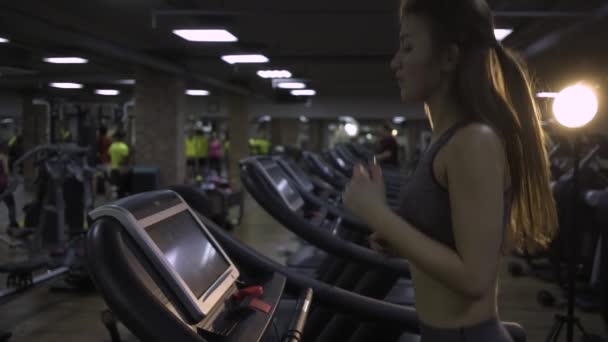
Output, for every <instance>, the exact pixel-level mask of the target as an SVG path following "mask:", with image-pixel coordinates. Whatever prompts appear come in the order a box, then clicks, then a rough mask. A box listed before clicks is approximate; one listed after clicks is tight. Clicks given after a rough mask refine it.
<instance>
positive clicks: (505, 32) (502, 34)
mask: <svg viewBox="0 0 608 342" xmlns="http://www.w3.org/2000/svg"><path fill="white" fill-rule="evenodd" d="M511 33H513V30H512V29H494V37H496V40H497V41H499V42H500V41H502V40H503V39H505V38H507V37H508V36H509V35H510V34H511Z"/></svg>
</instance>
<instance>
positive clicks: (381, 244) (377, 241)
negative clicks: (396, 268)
mask: <svg viewBox="0 0 608 342" xmlns="http://www.w3.org/2000/svg"><path fill="white" fill-rule="evenodd" d="M368 241H369V247H370V248H371V249H373V250H374V251H376V252H378V253H382V254H385V255H388V256H391V257H397V256H398V255H397V253H396V252H395V250H394V249H393V248H392V247H391V246H390V245H389V244H388V242H386V241H385V240H384V239H382V238H381V237H380V235H379V234H378V233H373V234H372V235H370V236H369V238H368Z"/></svg>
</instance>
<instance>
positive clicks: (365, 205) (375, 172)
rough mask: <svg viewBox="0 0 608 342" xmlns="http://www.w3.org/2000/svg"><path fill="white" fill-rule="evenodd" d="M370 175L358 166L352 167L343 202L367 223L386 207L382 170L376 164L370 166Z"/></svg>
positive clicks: (362, 167) (361, 166)
mask: <svg viewBox="0 0 608 342" xmlns="http://www.w3.org/2000/svg"><path fill="white" fill-rule="evenodd" d="M370 171H371V173H368V172H367V170H366V168H365V167H364V166H363V165H361V164H359V165H357V166H355V167H354V170H353V177H352V179H351V181H350V183H349V184H348V186H347V187H346V190H345V191H344V195H343V202H344V205H345V206H346V208H348V209H349V210H351V211H352V212H353V213H354V214H356V215H358V216H359V217H361V218H362V219H363V220H365V221H366V222H367V223H369V222H370V221H371V220H372V218H374V217H375V216H376V215H378V213H379V212H380V211H379V209H383V207H385V206H386V194H385V187H384V179H383V177H382V169H380V166H378V165H377V164H375V163H374V164H372V165H370Z"/></svg>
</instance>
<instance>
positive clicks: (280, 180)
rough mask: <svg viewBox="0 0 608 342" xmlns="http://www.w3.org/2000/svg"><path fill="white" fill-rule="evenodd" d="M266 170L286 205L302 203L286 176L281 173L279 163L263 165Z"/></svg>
mask: <svg viewBox="0 0 608 342" xmlns="http://www.w3.org/2000/svg"><path fill="white" fill-rule="evenodd" d="M265 170H266V172H267V173H268V175H269V176H270V178H271V179H272V182H273V183H274V185H275V187H276V188H277V190H278V191H279V193H280V194H281V196H282V197H283V198H284V199H285V200H286V201H287V202H288V203H287V204H288V205H294V206H298V205H299V204H300V203H302V198H301V197H300V194H298V193H297V192H296V191H295V190H294V189H293V188H292V187H291V185H290V184H289V182H288V181H287V176H286V175H285V173H283V170H282V169H281V168H280V167H279V165H272V166H266V167H265Z"/></svg>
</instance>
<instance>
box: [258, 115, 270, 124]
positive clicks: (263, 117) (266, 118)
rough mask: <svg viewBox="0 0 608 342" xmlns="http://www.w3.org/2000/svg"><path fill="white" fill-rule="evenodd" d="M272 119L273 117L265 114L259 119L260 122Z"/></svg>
mask: <svg viewBox="0 0 608 342" xmlns="http://www.w3.org/2000/svg"><path fill="white" fill-rule="evenodd" d="M270 121H272V117H270V115H263V116H261V117H260V118H259V119H258V122H270Z"/></svg>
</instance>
